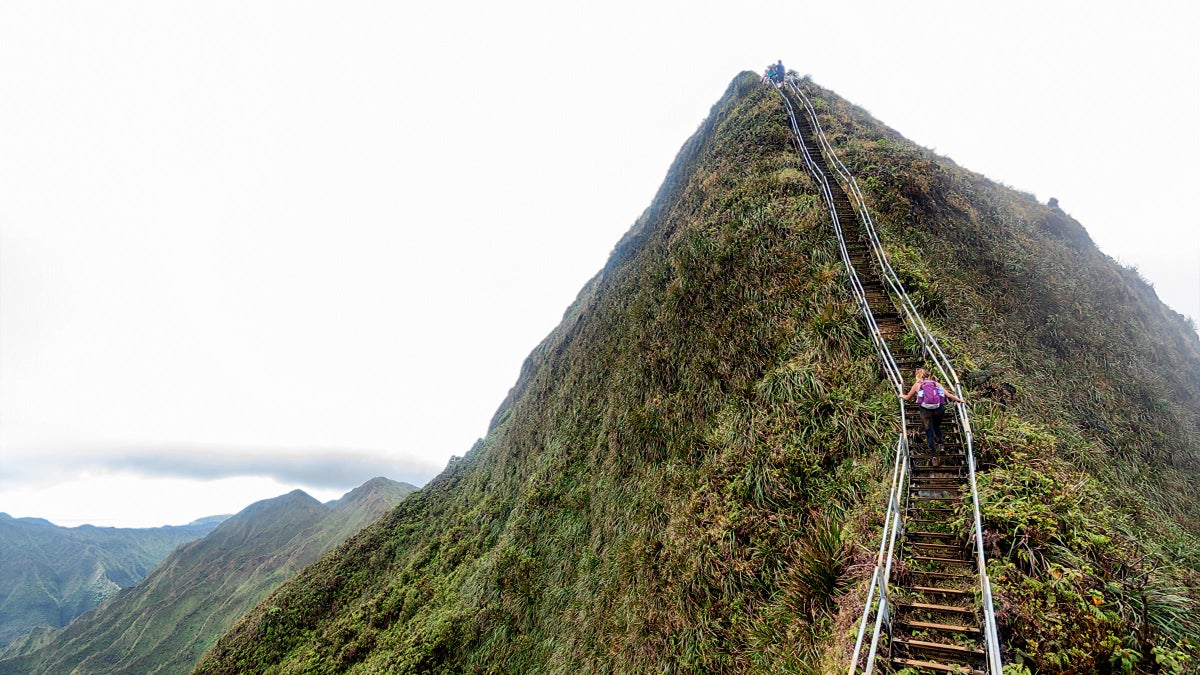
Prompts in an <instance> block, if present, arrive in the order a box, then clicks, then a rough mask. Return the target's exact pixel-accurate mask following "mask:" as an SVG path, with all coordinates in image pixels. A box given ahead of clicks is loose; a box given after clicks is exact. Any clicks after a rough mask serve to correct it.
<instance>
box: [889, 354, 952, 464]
mask: <svg viewBox="0 0 1200 675" xmlns="http://www.w3.org/2000/svg"><path fill="white" fill-rule="evenodd" d="M916 380H917V381H916V382H913V386H912V389H909V390H908V393H907V394H905V395H903V396H901V397H900V398H902V399H904V400H905V401H911V400H912V398H913V397H914V396H916V397H917V403H920V404H921V422H922V423H923V424H924V425H925V441H926V442H927V443H929V453H930V454H931V455H933V456H934V458H935V460H934V461H936V458H937V453H938V449H939V448H941V447H942V418H943V417H945V416H946V399H950V400H951V401H954V402H955V403H966V401H964V400H962V399H961V398H959V397H957V396H955V395H954V394H953V393H951V392H949V391H947V390H946V388H945V387H943V386H942V385H941V384H939V383H938V381H937V380H935V379H933V378H932V377H930V376H929V371H928V370H925V369H924V368H917V372H916Z"/></svg>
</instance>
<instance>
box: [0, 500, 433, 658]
mask: <svg viewBox="0 0 1200 675" xmlns="http://www.w3.org/2000/svg"><path fill="white" fill-rule="evenodd" d="M414 489H415V488H413V487H412V486H411V485H407V484H404V483H397V482H395V481H390V480H387V479H382V478H376V479H372V480H371V481H369V482H367V483H366V484H364V485H363V486H361V487H359V488H356V489H355V490H354V491H352V492H350V493H349V494H347V495H346V496H345V497H343V498H342V499H340V500H338V501H336V502H331V503H330V504H327V505H326V504H321V503H320V502H318V501H316V500H315V499H313V498H312V497H310V496H308V495H307V494H305V493H304V492H301V491H299V490H297V491H294V492H292V493H289V494H287V495H283V496H281V497H277V498H275V499H269V500H265V501H262V502H258V503H255V504H253V505H251V506H249V507H247V508H246V509H245V510H243V511H242V512H241V513H239V514H237V515H235V516H233V517H232V518H230V519H228V520H226V521H225V522H224V523H222V524H221V525H220V526H219V527H218V528H217V529H216V530H214V531H213V532H212V533H211V534H209V535H208V536H207V537H205V538H203V539H201V540H199V541H194V542H191V543H189V544H186V545H184V546H181V547H179V549H178V550H176V551H175V552H174V553H172V554H171V555H170V556H169V557H168V558H167V559H166V560H165V561H164V562H163V563H162V564H161V565H160V566H159V567H157V568H155V569H154V571H153V572H151V573H150V575H149V576H147V577H146V579H145V580H144V581H142V583H140V584H138V585H137V586H136V587H134V588H132V589H129V590H126V591H123V592H122V593H120V594H119V595H117V596H116V597H115V598H113V599H111V600H110V601H108V602H107V603H105V604H104V605H102V606H101V607H100V608H98V609H96V610H94V611H92V612H90V613H88V614H85V615H84V616H82V617H80V618H79V619H78V620H77V621H75V622H74V623H72V624H71V625H70V626H68V627H67V628H66V629H65V630H63V631H60V632H58V633H57V634H54V635H53V636H51V637H49V638H47V637H46V636H41V637H40V639H41V641H42V642H44V643H45V644H44V645H42V646H41V648H40V649H38V650H36V651H31V653H28V654H26V655H24V656H21V657H20V658H12V659H8V660H3V661H0V672H4V673H13V674H16V673H47V674H51V673H66V672H86V673H146V674H149V673H161V674H165V673H187V672H190V671H191V669H192V668H193V666H195V664H196V662H197V661H198V660H199V658H200V656H201V655H202V654H203V653H204V651H205V650H206V649H207V648H208V647H209V646H210V645H211V644H212V643H213V642H214V641H215V640H216V639H217V638H218V637H219V636H220V635H221V634H222V633H224V632H225V631H226V630H227V629H228V628H229V627H230V626H231V625H233V623H234V621H236V620H237V619H238V618H239V617H240V616H241V615H242V614H244V613H245V612H246V611H247V610H249V609H250V608H251V607H253V606H254V605H255V604H256V603H257V602H258V601H259V600H261V599H262V598H263V597H265V596H266V595H267V594H268V593H269V592H271V591H272V590H273V589H275V588H276V587H278V586H279V585H280V584H282V583H283V582H284V581H286V580H287V579H288V577H290V576H291V575H293V574H295V572H296V571H297V570H299V569H300V568H301V567H303V566H305V565H307V564H309V563H311V562H313V561H314V560H316V559H317V558H318V557H319V556H320V555H321V554H322V553H324V552H326V551H328V550H330V549H331V548H333V547H334V546H336V545H337V544H339V543H341V542H342V541H344V540H345V539H346V538H347V537H349V536H350V535H351V534H353V533H354V532H357V531H358V530H359V529H361V528H362V527H363V526H364V525H367V524H368V523H370V522H371V521H372V520H375V519H376V518H378V517H379V516H380V515H381V514H383V513H384V512H386V511H388V510H390V509H391V508H392V507H394V506H395V505H396V504H397V503H399V502H400V501H401V500H402V499H403V498H404V497H405V496H406V495H407V494H409V493H410V492H412V491H413V490H414Z"/></svg>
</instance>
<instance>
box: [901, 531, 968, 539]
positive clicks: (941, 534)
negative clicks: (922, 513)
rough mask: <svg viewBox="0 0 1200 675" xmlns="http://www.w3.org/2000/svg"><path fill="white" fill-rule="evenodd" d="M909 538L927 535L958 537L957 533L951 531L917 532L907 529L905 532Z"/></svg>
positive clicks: (932, 537)
mask: <svg viewBox="0 0 1200 675" xmlns="http://www.w3.org/2000/svg"><path fill="white" fill-rule="evenodd" d="M905 536H907V537H908V538H909V539H914V538H920V537H928V538H929V539H958V535H957V534H954V533H953V532H919V531H917V530H909V531H908V532H906V533H905Z"/></svg>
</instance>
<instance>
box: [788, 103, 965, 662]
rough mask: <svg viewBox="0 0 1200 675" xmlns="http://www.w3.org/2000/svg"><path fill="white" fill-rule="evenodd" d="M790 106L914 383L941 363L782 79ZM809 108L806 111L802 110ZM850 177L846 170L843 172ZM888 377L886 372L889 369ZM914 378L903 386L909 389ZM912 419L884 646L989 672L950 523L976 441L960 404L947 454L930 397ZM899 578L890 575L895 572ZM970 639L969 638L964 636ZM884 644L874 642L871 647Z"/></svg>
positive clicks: (861, 281) (878, 325) (872, 315)
mask: <svg viewBox="0 0 1200 675" xmlns="http://www.w3.org/2000/svg"><path fill="white" fill-rule="evenodd" d="M780 95H781V96H783V97H784V99H785V104H786V105H787V106H788V108H789V120H790V121H791V122H792V124H793V125H794V130H795V132H796V134H797V139H796V140H797V143H798V144H800V145H801V146H802V147H801V151H802V154H803V155H804V156H805V162H806V164H807V166H808V169H809V171H811V172H813V173H814V174H817V177H818V180H820V181H821V182H822V184H823V185H825V186H826V190H827V192H826V200H827V202H829V207H830V209H831V210H832V211H833V212H834V214H835V215H836V218H837V223H838V227H837V228H835V229H836V230H837V231H839V232H841V233H842V234H841V236H842V237H843V239H844V242H843V243H844V247H845V250H846V258H845V262H846V263H847V264H848V265H849V266H850V267H851V268H852V271H853V273H854V278H855V280H856V282H857V284H858V286H859V287H860V288H861V289H862V294H863V298H864V300H865V301H866V307H865V310H864V311H865V312H866V314H865V318H867V319H868V325H867V326H865V327H864V328H865V329H866V330H872V329H874V330H877V331H878V333H879V336H880V338H881V339H882V341H883V345H882V347H883V349H884V350H886V351H885V352H883V353H881V356H886V358H881V363H880V366H881V368H883V369H884V370H885V371H886V370H887V369H888V368H895V371H893V374H892V376H893V377H898V378H899V383H907V381H908V380H906V379H905V378H907V377H908V374H909V373H914V372H915V370H916V368H917V366H922V367H926V368H928V369H930V370H931V371H932V370H933V364H929V363H925V362H924V360H923V359H922V358H921V357H922V356H923V353H922V352H921V351H915V352H914V351H913V350H912V349H910V348H907V347H906V344H907V345H913V344H921V340H920V338H918V337H915V336H913V335H911V334H910V331H909V329H908V328H907V327H906V325H905V323H904V321H903V320H902V319H901V315H900V309H899V308H898V307H897V306H896V304H895V301H894V300H893V298H892V296H891V295H890V294H889V293H888V291H887V289H886V284H885V283H884V281H883V279H882V271H881V270H880V269H879V268H878V267H877V266H876V262H875V257H874V255H873V253H872V248H873V244H872V243H871V238H870V234H869V231H868V229H867V228H866V227H865V223H864V222H863V219H862V217H860V215H859V213H858V212H857V211H856V210H855V208H854V207H853V205H852V204H851V201H850V198H849V197H848V196H847V194H846V192H845V190H844V189H843V188H842V185H841V184H840V181H839V176H838V175H837V173H835V172H834V171H833V170H832V169H831V168H830V167H829V164H828V162H827V161H826V154H827V151H826V150H824V149H822V147H821V146H820V144H819V143H818V141H817V133H816V131H815V130H814V129H813V125H812V123H811V122H810V121H809V117H808V115H806V114H804V111H805V106H804V103H805V101H803V100H801V99H800V98H799V97H800V96H803V94H802V91H801V90H800V89H799V88H798V86H797V83H795V82H794V81H789V82H788V83H787V84H786V86H783V87H780ZM797 111H799V112H800V114H796V112H797ZM843 180H844V179H843ZM885 377H886V374H885ZM903 389H904V387H902V390H903ZM905 412H906V415H905V418H904V419H905V423H906V426H907V428H906V429H905V432H906V435H907V437H908V442H907V447H908V458H909V459H908V461H909V465H908V466H907V467H906V469H907V471H906V474H905V475H909V476H910V477H909V478H908V479H907V482H906V484H904V485H903V487H904V488H905V495H904V508H903V510H902V512H901V517H902V520H901V521H900V522H899V523H898V524H899V527H900V530H901V532H903V533H904V535H903V542H902V548H901V556H900V557H901V558H902V559H903V560H904V561H906V562H907V568H906V570H905V574H904V576H903V578H900V579H896V580H894V583H889V584H888V597H889V598H891V600H890V605H889V607H890V610H889V612H888V613H889V614H892V616H890V618H889V621H888V622H887V628H888V632H887V634H886V635H885V636H884V640H885V641H886V644H885V645H884V651H886V652H888V653H890V654H891V663H892V665H893V666H894V667H895V668H896V669H902V668H906V667H908V668H923V669H925V670H933V671H941V672H960V669H963V668H965V669H966V670H965V671H962V672H969V673H978V674H979V675H982V674H983V672H984V671H983V670H981V668H983V667H984V651H983V649H982V647H981V642H980V640H981V639H982V637H983V635H984V631H983V630H981V628H980V627H981V626H983V625H984V622H983V618H982V616H981V615H980V608H979V606H978V603H977V602H976V601H975V598H974V594H973V593H972V589H974V588H977V587H978V585H979V579H978V575H977V574H976V573H975V571H974V570H973V568H972V556H971V554H970V547H969V545H968V542H967V540H965V539H964V538H962V537H960V536H957V535H956V534H955V533H954V532H953V531H952V530H951V528H950V520H951V514H952V513H953V511H954V507H956V506H960V505H961V504H962V500H963V494H964V491H968V492H969V486H967V485H966V467H965V461H964V460H965V458H966V452H967V451H968V448H967V446H966V445H965V444H964V443H963V439H962V437H961V436H960V434H959V426H960V425H959V423H958V422H959V420H958V409H957V407H955V406H950V407H949V409H948V411H947V418H946V428H945V443H944V446H943V452H942V454H941V455H940V456H938V457H936V458H935V457H934V456H933V455H932V453H931V452H930V450H929V448H928V445H927V443H926V441H925V438H924V429H923V426H922V423H921V421H920V420H921V418H920V407H919V405H917V403H916V402H915V401H913V402H910V403H908V404H905ZM889 581H890V580H889ZM964 641H965V642H967V644H964ZM869 651H870V652H872V653H873V652H874V650H869Z"/></svg>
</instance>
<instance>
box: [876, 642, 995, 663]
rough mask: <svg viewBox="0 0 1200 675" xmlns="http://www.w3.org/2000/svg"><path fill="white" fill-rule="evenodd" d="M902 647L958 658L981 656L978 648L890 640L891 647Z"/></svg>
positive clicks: (981, 652) (981, 653)
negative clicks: (951, 655)
mask: <svg viewBox="0 0 1200 675" xmlns="http://www.w3.org/2000/svg"><path fill="white" fill-rule="evenodd" d="M896 645H903V646H907V647H916V648H917V649H922V650H927V651H935V652H941V653H944V654H953V655H954V656H955V657H958V658H966V659H969V658H972V657H978V656H983V650H982V649H980V648H979V647H963V646H961V645H955V644H949V643H945V642H928V641H926V640H913V639H912V638H892V646H893V647H894V646H896Z"/></svg>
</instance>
